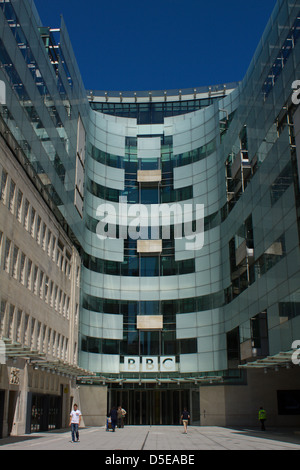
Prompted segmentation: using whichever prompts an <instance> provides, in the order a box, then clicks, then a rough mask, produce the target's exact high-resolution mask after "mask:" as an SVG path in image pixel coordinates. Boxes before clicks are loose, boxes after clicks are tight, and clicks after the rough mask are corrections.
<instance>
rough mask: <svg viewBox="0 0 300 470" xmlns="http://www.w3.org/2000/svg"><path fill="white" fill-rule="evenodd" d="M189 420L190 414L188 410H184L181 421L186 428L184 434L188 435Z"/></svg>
mask: <svg viewBox="0 0 300 470" xmlns="http://www.w3.org/2000/svg"><path fill="white" fill-rule="evenodd" d="M189 419H190V414H189V412H188V410H187V408H184V410H183V412H182V415H181V421H182V423H183V426H184V432H183V434H187V426H188V422H189Z"/></svg>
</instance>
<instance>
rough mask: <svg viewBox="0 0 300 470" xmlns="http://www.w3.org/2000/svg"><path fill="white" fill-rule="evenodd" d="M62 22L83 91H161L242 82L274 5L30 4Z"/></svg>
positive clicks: (164, 1)
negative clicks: (67, 34) (70, 45)
mask: <svg viewBox="0 0 300 470" xmlns="http://www.w3.org/2000/svg"><path fill="white" fill-rule="evenodd" d="M35 4H36V7H37V9H38V11H39V14H40V17H41V19H42V22H43V25H44V26H51V27H53V28H56V27H59V25H60V14H62V15H63V17H64V19H65V22H66V24H67V28H68V31H69V35H70V38H71V42H72V45H73V49H74V51H75V55H76V58H77V62H78V65H79V69H80V71H81V75H82V78H83V82H84V85H85V87H86V89H88V90H89V89H94V90H118V91H124V90H128V91H138V90H165V89H181V88H182V89H183V88H189V87H198V86H205V85H216V84H223V83H228V82H231V81H239V80H241V79H242V78H243V77H244V75H245V73H246V71H247V68H248V66H249V64H250V61H251V59H252V57H253V54H254V52H255V49H256V47H257V45H258V43H259V40H260V38H261V36H262V34H263V31H264V29H265V26H266V24H267V22H268V19H269V17H270V15H271V13H272V10H273V8H274V6H275V4H276V0H251V2H244V1H243V0H229V1H225V0H214V1H212V0H211V1H207V0H205V1H204V0H151V1H150V0H127V1H124V0H122V1H121V0H111V1H107V0H85V1H82V0H51V1H45V0H35Z"/></svg>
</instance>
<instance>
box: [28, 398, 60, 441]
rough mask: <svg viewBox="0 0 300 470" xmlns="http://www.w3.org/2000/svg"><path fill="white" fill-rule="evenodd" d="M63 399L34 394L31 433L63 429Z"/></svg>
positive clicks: (31, 404)
mask: <svg viewBox="0 0 300 470" xmlns="http://www.w3.org/2000/svg"><path fill="white" fill-rule="evenodd" d="M61 401H62V399H61V397H60V396H55V395H37V394H32V399H31V403H30V405H29V406H31V418H30V432H41V431H49V430H51V429H60V428H61V422H62V420H61V413H62V406H61Z"/></svg>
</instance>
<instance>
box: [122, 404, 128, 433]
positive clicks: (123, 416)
mask: <svg viewBox="0 0 300 470" xmlns="http://www.w3.org/2000/svg"><path fill="white" fill-rule="evenodd" d="M126 414H127V411H125V410H124V408H122V427H123V428H124V422H125V417H126Z"/></svg>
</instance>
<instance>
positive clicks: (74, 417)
mask: <svg viewBox="0 0 300 470" xmlns="http://www.w3.org/2000/svg"><path fill="white" fill-rule="evenodd" d="M81 416H82V414H81V411H80V410H79V409H78V406H77V405H76V403H75V404H74V410H72V411H71V413H70V423H69V426H71V433H72V442H75V436H76V440H77V442H79V431H78V428H79V426H80V423H81Z"/></svg>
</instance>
